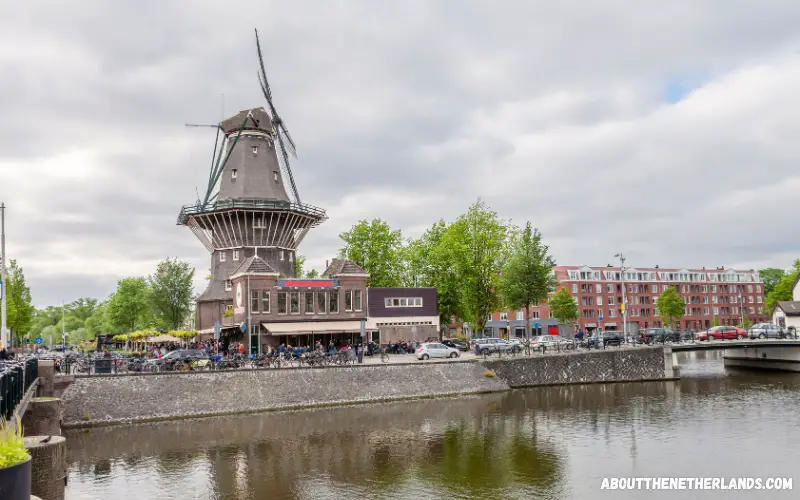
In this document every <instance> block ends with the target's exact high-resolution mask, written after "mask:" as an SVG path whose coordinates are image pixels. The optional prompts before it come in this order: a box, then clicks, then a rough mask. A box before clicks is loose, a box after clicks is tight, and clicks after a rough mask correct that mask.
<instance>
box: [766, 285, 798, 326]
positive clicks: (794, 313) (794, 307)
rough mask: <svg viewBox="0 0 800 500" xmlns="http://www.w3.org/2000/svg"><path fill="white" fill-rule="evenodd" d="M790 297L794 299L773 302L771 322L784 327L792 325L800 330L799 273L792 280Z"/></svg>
mask: <svg viewBox="0 0 800 500" xmlns="http://www.w3.org/2000/svg"><path fill="white" fill-rule="evenodd" d="M792 299H794V300H783V301H779V302H778V303H777V304H775V308H774V309H773V310H772V322H773V323H775V324H776V325H779V326H782V327H784V328H789V327H790V326H793V327H795V328H796V329H797V330H798V331H800V275H798V276H797V279H796V280H794V286H793V287H792Z"/></svg>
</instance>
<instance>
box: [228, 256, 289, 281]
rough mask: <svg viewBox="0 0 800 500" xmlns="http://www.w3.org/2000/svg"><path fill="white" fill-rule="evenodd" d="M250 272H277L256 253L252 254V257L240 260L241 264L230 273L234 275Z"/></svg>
mask: <svg viewBox="0 0 800 500" xmlns="http://www.w3.org/2000/svg"><path fill="white" fill-rule="evenodd" d="M251 273H260V274H265V273H275V274H277V273H278V271H276V270H275V269H273V268H272V266H270V265H269V264H267V261H265V260H264V259H262V258H261V257H258V256H257V255H254V256H252V257H248V258H247V259H245V261H244V262H242V265H240V266H239V268H238V269H236V271H234V272H233V274H232V275H233V276H235V275H237V274H251Z"/></svg>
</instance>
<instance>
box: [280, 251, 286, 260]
mask: <svg viewBox="0 0 800 500" xmlns="http://www.w3.org/2000/svg"><path fill="white" fill-rule="evenodd" d="M285 258H286V255H285V254H284V252H283V250H281V260H283V259H285Z"/></svg>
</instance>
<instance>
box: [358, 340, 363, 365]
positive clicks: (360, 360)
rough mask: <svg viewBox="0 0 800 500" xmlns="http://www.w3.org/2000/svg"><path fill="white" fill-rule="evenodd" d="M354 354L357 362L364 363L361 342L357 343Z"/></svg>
mask: <svg viewBox="0 0 800 500" xmlns="http://www.w3.org/2000/svg"><path fill="white" fill-rule="evenodd" d="M356 355H357V356H358V364H362V363H364V346H363V345H362V344H358V347H357V348H356Z"/></svg>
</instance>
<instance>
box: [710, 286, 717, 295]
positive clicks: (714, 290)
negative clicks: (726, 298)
mask: <svg viewBox="0 0 800 500" xmlns="http://www.w3.org/2000/svg"><path fill="white" fill-rule="evenodd" d="M711 293H717V285H711Z"/></svg>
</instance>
